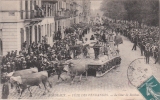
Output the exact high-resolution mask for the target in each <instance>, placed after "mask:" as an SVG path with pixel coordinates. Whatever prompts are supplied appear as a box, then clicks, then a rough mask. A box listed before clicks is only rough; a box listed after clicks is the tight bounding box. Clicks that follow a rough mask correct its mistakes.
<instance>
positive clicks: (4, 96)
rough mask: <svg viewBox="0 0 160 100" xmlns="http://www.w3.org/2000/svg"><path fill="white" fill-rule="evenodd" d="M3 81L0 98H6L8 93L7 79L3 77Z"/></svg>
mask: <svg viewBox="0 0 160 100" xmlns="http://www.w3.org/2000/svg"><path fill="white" fill-rule="evenodd" d="M4 81H5V83H4V84H3V87H2V99H8V95H9V85H8V79H7V77H5V80H4Z"/></svg>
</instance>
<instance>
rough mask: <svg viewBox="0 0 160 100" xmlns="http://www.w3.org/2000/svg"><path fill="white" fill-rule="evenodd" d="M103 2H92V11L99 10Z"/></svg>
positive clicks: (96, 0) (93, 0) (99, 0)
mask: <svg viewBox="0 0 160 100" xmlns="http://www.w3.org/2000/svg"><path fill="white" fill-rule="evenodd" d="M101 2H102V0H91V9H93V10H95V9H99V8H100V6H101Z"/></svg>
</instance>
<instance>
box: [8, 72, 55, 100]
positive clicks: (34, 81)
mask: <svg viewBox="0 0 160 100" xmlns="http://www.w3.org/2000/svg"><path fill="white" fill-rule="evenodd" d="M10 79H11V80H12V81H15V82H16V83H17V84H18V85H19V87H20V88H21V89H22V91H21V93H20V97H21V96H22V93H23V92H24V91H25V89H27V88H28V90H29V92H30V97H31V96H32V93H31V91H30V87H31V86H39V85H40V84H41V83H42V84H43V85H44V88H45V91H44V93H43V95H45V94H46V90H48V89H47V87H46V83H47V82H48V83H49V86H50V88H52V85H51V84H50V82H49V80H48V72H47V71H41V72H38V73H32V74H28V75H23V76H17V77H14V76H12V77H11V78H10ZM48 92H49V90H48Z"/></svg>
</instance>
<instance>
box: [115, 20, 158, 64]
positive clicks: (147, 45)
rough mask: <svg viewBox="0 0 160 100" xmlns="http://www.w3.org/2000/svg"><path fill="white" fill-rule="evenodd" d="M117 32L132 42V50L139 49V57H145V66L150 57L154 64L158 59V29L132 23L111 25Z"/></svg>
mask: <svg viewBox="0 0 160 100" xmlns="http://www.w3.org/2000/svg"><path fill="white" fill-rule="evenodd" d="M113 26H114V27H115V28H117V30H118V31H119V32H120V33H121V34H122V35H124V36H125V37H127V38H128V39H129V40H130V41H131V42H133V48H132V50H137V46H138V47H139V48H140V51H141V56H145V58H146V64H149V61H150V57H153V58H154V59H155V64H156V63H157V62H158V60H159V59H160V52H159V49H160V45H159V44H160V43H159V34H160V33H159V27H153V26H146V25H143V26H137V24H135V23H134V22H125V21H119V22H116V23H114V24H113Z"/></svg>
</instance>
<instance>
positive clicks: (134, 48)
mask: <svg viewBox="0 0 160 100" xmlns="http://www.w3.org/2000/svg"><path fill="white" fill-rule="evenodd" d="M133 43H134V45H133V48H132V50H136V47H137V35H136V36H135V38H134V40H133Z"/></svg>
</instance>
